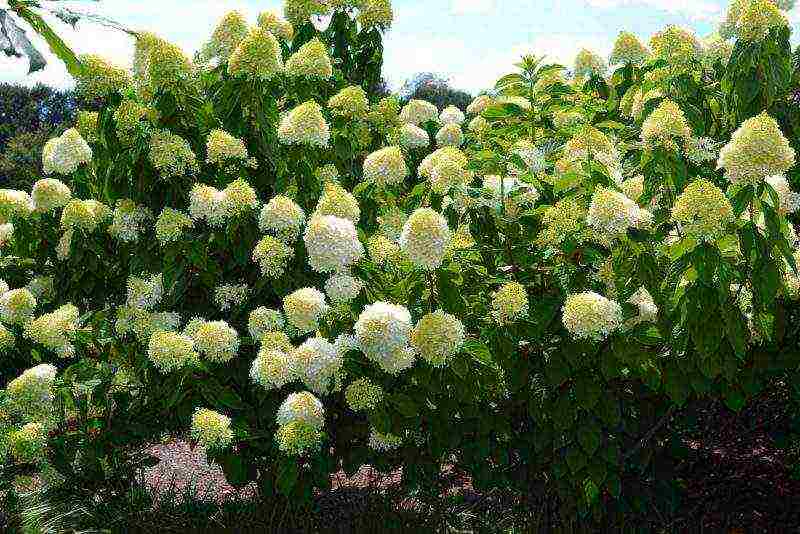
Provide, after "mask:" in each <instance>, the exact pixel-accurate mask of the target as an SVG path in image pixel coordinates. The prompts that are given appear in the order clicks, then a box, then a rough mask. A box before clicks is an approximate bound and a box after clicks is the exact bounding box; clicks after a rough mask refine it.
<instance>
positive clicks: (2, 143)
mask: <svg viewBox="0 0 800 534" xmlns="http://www.w3.org/2000/svg"><path fill="white" fill-rule="evenodd" d="M76 108H77V103H76V100H75V95H74V93H73V92H72V91H60V90H58V89H53V88H52V87H47V86H45V85H37V86H35V87H33V88H30V87H23V86H19V85H13V84H1V85H0V110H2V111H1V112H0V187H3V188H28V187H30V186H31V185H32V184H33V182H34V181H36V180H37V179H39V178H41V176H42V147H43V146H44V143H45V142H46V141H47V140H48V139H50V138H51V137H53V136H55V135H59V134H61V133H62V132H63V131H64V130H65V129H66V128H68V127H69V126H71V125H72V124H73V123H74V121H75V113H76Z"/></svg>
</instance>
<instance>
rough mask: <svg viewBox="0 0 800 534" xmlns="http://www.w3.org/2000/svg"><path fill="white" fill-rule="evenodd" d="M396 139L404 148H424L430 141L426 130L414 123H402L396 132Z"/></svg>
mask: <svg viewBox="0 0 800 534" xmlns="http://www.w3.org/2000/svg"><path fill="white" fill-rule="evenodd" d="M397 138H398V139H397V141H398V143H399V144H400V146H402V147H403V148H405V149H408V150H413V149H415V148H425V147H427V146H428V145H429V144H430V142H431V137H430V135H428V132H426V131H425V130H423V129H422V128H420V127H419V126H417V125H415V124H404V125H402V126H401V127H400V130H399V131H398V133H397Z"/></svg>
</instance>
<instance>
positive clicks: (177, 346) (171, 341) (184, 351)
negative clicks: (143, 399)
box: [147, 330, 200, 373]
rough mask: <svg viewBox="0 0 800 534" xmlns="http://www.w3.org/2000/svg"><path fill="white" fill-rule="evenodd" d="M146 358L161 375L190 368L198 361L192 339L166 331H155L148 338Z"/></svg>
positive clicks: (198, 357)
mask: <svg viewBox="0 0 800 534" xmlns="http://www.w3.org/2000/svg"><path fill="white" fill-rule="evenodd" d="M147 357H148V358H149V359H150V361H151V362H152V363H153V365H155V366H156V368H157V369H158V370H159V371H161V372H162V373H170V372H172V371H175V370H177V369H182V368H184V367H191V366H192V365H194V364H196V363H197V362H199V360H200V356H199V355H198V354H197V351H196V350H195V349H194V341H193V340H192V338H190V337H189V336H186V335H183V334H180V333H178V332H171V331H167V330H159V331H156V332H154V333H153V334H152V335H151V336H150V341H149V342H148V344H147Z"/></svg>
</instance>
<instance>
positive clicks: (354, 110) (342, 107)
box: [328, 85, 369, 119]
mask: <svg viewBox="0 0 800 534" xmlns="http://www.w3.org/2000/svg"><path fill="white" fill-rule="evenodd" d="M328 109H330V110H331V113H332V114H333V115H335V116H337V117H344V118H346V119H363V118H365V117H366V116H367V113H368V112H369V102H368V101H367V93H366V92H365V91H364V90H363V89H362V88H361V87H359V86H358V85H351V86H349V87H345V88H344V89H342V90H341V91H339V92H338V93H336V94H335V95H333V96H332V97H331V98H330V99H329V100H328Z"/></svg>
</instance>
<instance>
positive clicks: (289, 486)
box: [275, 458, 300, 497]
mask: <svg viewBox="0 0 800 534" xmlns="http://www.w3.org/2000/svg"><path fill="white" fill-rule="evenodd" d="M299 474H300V473H299V469H298V467H297V462H296V461H295V460H294V459H293V458H284V459H282V460H281V461H280V463H279V464H278V477H277V479H276V480H275V486H276V487H277V489H278V492H279V493H281V494H282V495H285V496H286V497H289V496H290V495H291V494H292V490H293V489H294V487H295V485H296V484H297V479H298V477H299Z"/></svg>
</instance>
